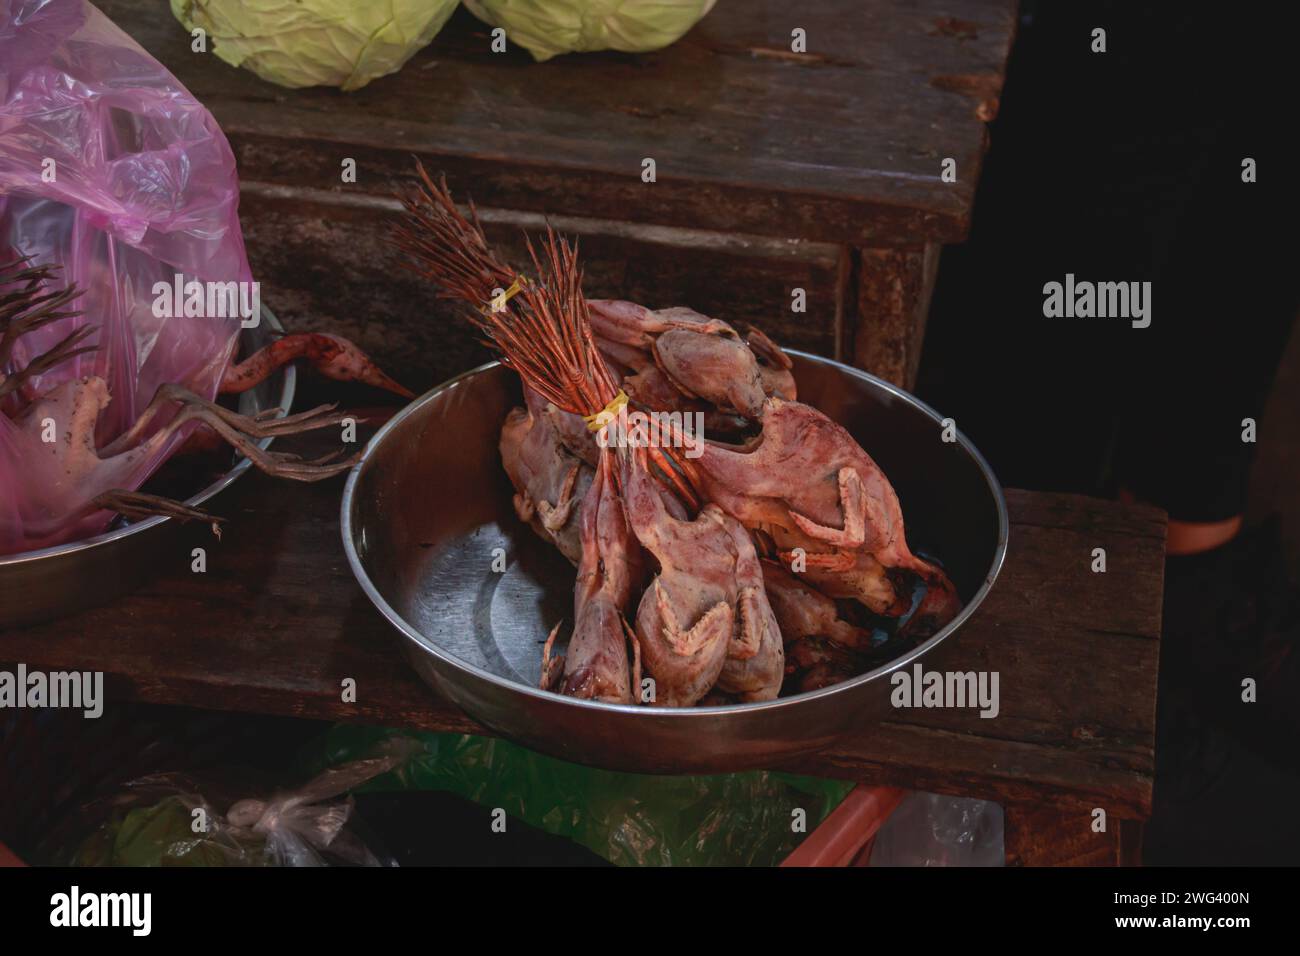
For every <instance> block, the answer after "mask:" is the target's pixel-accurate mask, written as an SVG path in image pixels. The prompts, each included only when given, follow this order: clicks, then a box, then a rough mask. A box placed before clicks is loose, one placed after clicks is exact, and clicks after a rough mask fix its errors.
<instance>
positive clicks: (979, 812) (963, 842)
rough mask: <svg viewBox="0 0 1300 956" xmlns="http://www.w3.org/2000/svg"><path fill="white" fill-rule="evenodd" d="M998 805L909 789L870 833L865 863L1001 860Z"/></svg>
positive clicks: (938, 863) (956, 863)
mask: <svg viewBox="0 0 1300 956" xmlns="http://www.w3.org/2000/svg"><path fill="white" fill-rule="evenodd" d="M1005 861H1006V856H1005V853H1004V850H1003V835H1002V807H1000V806H999V805H998V804H996V803H992V802H990V801H988V800H975V799H971V798H967V797H949V796H945V795H944V794H940V793H925V792H922V791H913V792H911V793H909V794H907V796H905V797H904V798H903V800H902V802H901V803H899V805H898V809H896V810H895V811H894V812H893V814H891V815H890V817H889V819H888V820H886V821H885V822H884V824H883V825H882V826H881V828H880V832H879V833H877V834H876V842H875V844H874V845H873V846H872V849H871V866H1002V865H1003V864H1004V863H1005Z"/></svg>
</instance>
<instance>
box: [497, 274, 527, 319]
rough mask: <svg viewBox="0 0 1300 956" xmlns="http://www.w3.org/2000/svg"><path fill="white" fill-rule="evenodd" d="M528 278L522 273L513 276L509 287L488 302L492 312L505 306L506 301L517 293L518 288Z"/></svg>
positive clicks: (522, 285)
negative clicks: (513, 278)
mask: <svg viewBox="0 0 1300 956" xmlns="http://www.w3.org/2000/svg"><path fill="white" fill-rule="evenodd" d="M527 281H528V280H527V279H525V278H524V277H523V276H522V275H518V276H515V281H514V282H512V283H510V288H508V289H506V290H505V291H504V292H502V293H501V294H500V295H498V296H497V297H496V298H494V299H493V300H492V302H491V303H490V305H491V307H492V311H493V312H500V311H501V310H502V309H504V308H505V307H506V303H507V302H509V301H510V300H511V299H513V298H514V297H515V296H517V295H518V294H519V290H520V289H522V288H523V287H524V283H525V282H527Z"/></svg>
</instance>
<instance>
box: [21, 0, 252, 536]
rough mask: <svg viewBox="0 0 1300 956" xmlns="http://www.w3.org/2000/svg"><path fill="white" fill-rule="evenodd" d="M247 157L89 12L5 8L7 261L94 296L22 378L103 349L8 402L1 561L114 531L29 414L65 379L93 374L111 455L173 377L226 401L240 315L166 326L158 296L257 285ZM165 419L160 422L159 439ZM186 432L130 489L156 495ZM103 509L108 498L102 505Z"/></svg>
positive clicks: (35, 343) (27, 343)
mask: <svg viewBox="0 0 1300 956" xmlns="http://www.w3.org/2000/svg"><path fill="white" fill-rule="evenodd" d="M238 205H239V184H238V180H237V177H236V172H235V159H234V155H233V153H232V152H231V150H230V146H229V144H228V143H227V142H226V138H225V136H224V135H223V134H222V132H221V129H220V128H219V127H218V125H217V122H216V120H214V119H213V117H212V115H211V114H210V113H209V112H208V111H207V110H206V109H204V108H203V106H202V105H200V104H199V102H198V101H197V100H196V99H194V97H193V96H191V95H190V94H189V92H188V91H186V90H185V88H184V87H182V86H181V84H180V83H179V82H178V81H177V80H176V79H175V77H173V76H172V75H171V74H170V73H168V72H167V70H165V69H164V68H163V67H162V66H161V64H159V63H158V62H157V61H156V60H154V59H153V58H152V57H150V56H149V54H147V53H146V52H145V51H144V50H142V49H141V48H140V47H139V46H138V45H137V44H136V43H135V41H133V40H132V39H131V38H130V37H128V36H127V35H126V34H125V33H123V32H122V31H121V30H119V29H118V28H117V27H116V26H114V25H113V24H112V23H111V22H110V21H109V20H108V18H107V17H105V16H104V15H103V14H102V13H100V12H99V11H98V10H96V9H95V8H94V7H93V6H92V5H91V4H89V3H87V2H85V0H0V261H11V260H13V259H15V258H21V257H29V258H30V259H31V260H32V261H33V263H34V264H38V265H43V264H54V265H57V266H58V267H59V268H60V270H61V271H60V274H59V281H60V282H62V283H76V285H77V286H78V287H79V288H80V289H82V290H83V293H82V295H81V297H80V299H78V300H77V302H76V303H75V305H74V308H76V309H79V310H81V313H82V314H81V315H78V316H74V317H70V318H65V319H62V320H60V321H58V322H55V323H52V324H50V325H48V326H45V327H43V328H41V329H38V330H36V331H34V332H32V333H29V334H26V335H23V336H21V337H20V338H19V339H18V340H17V343H16V346H15V349H14V353H13V355H12V357H11V368H9V369H6V370H5V371H12V369H13V368H21V367H25V366H26V365H27V364H28V362H29V361H30V359H31V358H32V357H33V356H35V355H39V354H42V353H43V352H45V351H47V350H48V349H49V348H50V346H52V345H53V344H55V343H56V342H58V341H60V340H61V339H63V338H64V337H65V336H67V335H68V334H69V333H70V332H72V331H74V330H75V329H77V328H80V327H82V326H86V325H90V326H96V327H97V329H98V331H97V333H96V334H94V335H92V336H91V337H90V339H89V340H88V341H87V343H86V344H97V345H98V349H97V350H96V351H94V352H91V353H87V354H83V355H80V356H77V357H75V358H72V359H70V360H68V361H65V362H63V363H61V364H59V365H57V366H56V367H54V368H52V369H50V370H48V371H46V372H45V373H44V374H41V375H37V376H35V377H34V378H33V379H32V380H31V381H30V382H29V383H28V384H27V385H26V386H25V387H24V389H23V390H22V392H21V393H19V394H14V395H9V396H8V397H7V398H6V399H5V401H4V404H3V407H0V554H8V553H12V552H15V551H22V550H29V549H33V548H39V547H46V546H49V545H53V544H59V543H63V542H65V541H70V540H75V539H78V538H81V537H85V536H87V535H90V534H94V533H97V532H98V531H101V530H103V528H104V526H105V525H106V524H107V523H108V521H109V520H110V519H111V517H112V516H111V515H110V514H109V513H108V512H103V511H101V512H98V513H96V514H93V515H88V516H86V515H82V516H79V517H74V516H73V515H74V514H75V511H76V509H77V508H79V507H80V506H84V505H85V504H86V503H87V502H86V501H85V500H77V499H78V497H79V496H80V492H81V491H82V489H77V488H74V487H71V486H69V485H68V484H67V483H66V481H62V480H61V479H62V478H63V476H62V474H60V473H59V470H58V469H57V468H54V469H53V470H52V468H51V467H42V466H41V465H40V464H39V462H43V461H44V462H49V461H50V460H51V459H52V458H55V457H57V456H50V455H49V454H48V453H46V454H41V452H42V451H45V452H48V445H46V446H44V447H42V445H41V442H40V437H39V434H36V433H33V432H32V431H31V430H30V429H28V430H26V431H24V430H20V429H19V428H18V427H17V426H16V425H15V424H14V422H13V420H12V419H13V417H14V416H15V415H16V414H17V413H18V412H19V411H20V410H21V408H22V407H23V405H24V403H28V402H30V401H31V400H32V398H33V397H35V396H37V395H42V394H46V393H48V391H49V390H50V389H51V388H52V387H54V386H56V385H58V384H59V383H62V382H67V381H69V380H71V379H74V378H82V377H84V376H87V375H94V376H98V377H100V378H102V379H103V380H104V382H105V383H106V384H107V387H108V394H109V395H110V396H111V399H112V400H111V402H110V403H109V404H108V406H107V407H106V408H105V409H104V410H103V412H102V413H101V415H100V418H99V424H98V432H97V439H98V442H99V444H100V445H101V446H102V445H103V444H104V443H106V442H108V441H111V440H112V439H113V438H115V437H116V436H117V435H119V434H120V433H121V432H122V431H124V430H125V429H126V428H127V427H129V426H130V425H131V424H132V423H133V422H134V421H135V420H136V419H137V417H138V416H139V414H140V412H141V410H142V409H143V408H144V407H145V406H146V405H147V404H148V402H149V401H150V400H151V399H152V398H153V396H154V393H155V392H156V391H157V389H158V387H159V386H160V385H162V384H163V383H166V382H175V383H179V384H182V385H184V386H185V387H187V388H189V389H190V390H191V391H194V392H196V393H198V394H199V395H201V396H203V397H204V398H209V399H210V398H212V397H213V396H214V395H215V393H216V389H217V386H218V384H219V382H220V379H221V375H222V372H223V370H224V368H225V366H226V364H227V362H228V361H229V360H230V358H231V355H232V353H233V351H234V348H235V345H236V343H237V340H238V334H239V328H240V320H239V318H238V317H237V316H235V317H221V318H216V317H197V316H192V317H184V316H179V317H178V316H168V315H165V314H162V315H160V314H155V313H156V312H162V313H165V312H166V311H167V310H161V309H157V310H156V309H155V308H154V303H155V298H156V295H155V285H156V283H158V282H166V283H167V284H168V285H173V284H174V283H175V281H176V276H177V275H180V276H181V277H182V279H181V282H182V284H183V283H185V282H189V281H190V280H199V281H202V282H223V283H224V282H232V281H233V282H251V278H252V277H251V274H250V272H249V266H248V259H247V256H246V254H245V251H244V243H243V238H242V236H241V234H240V229H239V218H238ZM165 423H166V422H165V420H163V421H159V422H158V427H161V426H162V425H164V424H165ZM187 433H188V430H186V429H183V430H182V431H181V432H179V433H178V434H177V435H175V436H173V438H172V439H171V441H170V442H168V443H167V444H165V445H163V446H162V447H160V448H159V449H157V450H156V451H155V452H154V454H152V455H150V456H141V458H140V460H139V461H137V462H133V463H131V466H130V469H129V472H127V473H125V474H122V475H119V476H116V477H117V478H118V486H119V487H126V488H129V489H134V488H136V487H138V486H139V485H140V483H142V482H143V481H144V480H145V479H146V478H147V477H148V476H149V475H150V474H151V473H152V472H153V471H154V470H155V469H156V468H157V467H158V465H159V464H160V463H161V462H162V461H163V460H165V459H166V457H167V456H168V455H169V454H170V453H171V452H172V451H173V450H174V449H175V448H176V447H177V446H178V444H179V442H181V441H183V440H184V437H185V435H186V434H187ZM92 497H93V496H92Z"/></svg>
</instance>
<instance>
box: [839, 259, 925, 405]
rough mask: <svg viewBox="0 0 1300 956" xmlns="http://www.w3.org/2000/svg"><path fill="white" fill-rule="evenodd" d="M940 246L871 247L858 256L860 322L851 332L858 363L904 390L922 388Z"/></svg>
mask: <svg viewBox="0 0 1300 956" xmlns="http://www.w3.org/2000/svg"><path fill="white" fill-rule="evenodd" d="M939 249H940V247H939V246H938V245H935V244H934V243H929V244H927V245H925V246H918V247H895V248H880V249H875V248H869V249H862V250H860V251H859V253H858V262H857V266H858V270H857V272H858V274H857V280H858V281H857V289H856V293H857V294H856V296H854V295H853V294H852V293H853V290H850V295H849V296H848V297H846V301H848V302H853V301H854V300H855V299H856V303H857V309H856V322H855V324H854V325H853V326H852V327H851V328H850V329H849V330H847V331H848V333H849V336H850V339H849V343H848V346H849V347H848V349H846V351H848V352H849V354H851V355H852V356H853V364H854V365H856V366H858V367H859V368H863V369H866V370H867V371H868V372H870V373H872V374H873V375H879V376H880V377H881V378H884V379H888V380H889V381H891V382H893V383H894V384H895V385H901V386H902V387H903V388H909V389H910V388H912V387H913V386H914V385H915V384H916V370H917V368H918V367H919V366H920V363H921V342H922V340H923V339H924V338H925V321H926V317H927V316H928V315H929V312H930V294H931V292H933V291H934V280H935V276H936V275H937V274H938V270H939Z"/></svg>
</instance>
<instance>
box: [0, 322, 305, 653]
mask: <svg viewBox="0 0 1300 956" xmlns="http://www.w3.org/2000/svg"><path fill="white" fill-rule="evenodd" d="M282 331H284V330H283V329H282V328H281V326H280V323H279V322H278V321H277V320H276V318H275V316H274V315H273V314H272V313H271V310H270V309H268V308H266V307H265V306H263V307H262V312H261V321H260V322H259V323H258V324H257V325H256V326H253V327H252V328H248V329H243V330H242V331H241V333H240V335H241V339H240V342H241V345H242V346H243V351H244V354H248V353H251V352H254V351H256V350H257V349H260V348H262V346H264V345H269V344H270V343H271V341H272V340H273V339H274V337H275V335H276V333H279V332H282ZM296 383H297V377H296V373H295V371H294V369H293V366H286V367H285V368H283V369H281V370H279V371H277V372H276V373H275V374H274V375H273V376H271V377H270V378H268V379H267V380H266V381H265V382H262V383H261V384H260V385H258V386H257V387H256V388H253V389H250V390H249V391H247V392H244V393H243V394H242V395H240V396H239V411H240V412H241V413H242V414H244V415H250V416H251V415H256V414H257V413H258V412H262V411H265V410H267V409H269V408H281V409H284V410H285V411H286V412H287V411H288V409H289V408H290V406H292V405H293V393H294V387H295V384H296ZM271 441H272V439H270V438H264V439H262V441H260V442H259V443H258V445H259V447H261V448H266V447H267V446H268V445H270V444H271ZM250 467H252V462H250V461H249V460H248V459H247V458H243V457H241V458H240V459H239V460H238V461H237V462H236V463H235V464H234V466H233V467H231V468H230V470H229V471H227V472H226V473H225V474H223V475H221V476H219V477H218V478H217V479H216V480H215V481H213V482H211V483H210V484H209V485H208V486H207V487H206V488H203V489H202V490H201V491H199V492H197V493H196V494H194V495H193V496H192V497H190V498H188V499H187V500H186V502H185V504H187V505H189V506H190V507H193V508H198V507H201V506H202V505H203V503H204V502H206V501H209V500H211V499H212V498H213V497H215V496H216V495H217V494H219V493H220V492H221V491H222V490H224V489H225V488H226V487H228V486H229V485H230V483H231V482H233V481H234V480H235V479H236V478H238V477H239V476H240V475H242V474H243V473H244V472H245V471H247V470H248V469H249V468H250ZM182 529H183V526H182V525H181V523H180V522H178V521H175V520H173V519H171V518H165V517H161V516H159V517H153V518H146V519H144V520H143V521H137V522H134V523H132V524H128V525H126V526H124V527H121V528H114V529H113V530H111V531H105V532H104V533H103V534H97V535H95V536H94V537H92V538H86V539H84V540H82V541H73V542H70V543H68V544H61V545H56V546H55V547H52V548H41V549H40V550H38V551H23V552H20V553H18V554H10V555H0V630H2V629H4V628H7V627H20V626H22V625H24V624H35V623H38V622H40V621H49V620H54V619H56V618H60V617H65V616H67V615H69V614H73V613H75V612H76V611H81V610H84V609H86V608H89V607H97V606H99V605H101V604H107V603H109V602H110V601H113V600H116V599H117V598H119V597H121V596H122V595H124V594H128V593H130V592H131V591H133V590H134V589H135V588H137V587H139V586H140V585H141V584H142V583H144V581H146V580H147V579H148V578H149V577H150V576H151V575H152V574H153V573H154V569H155V568H157V567H158V563H159V561H160V560H165V559H166V558H165V556H168V555H175V554H176V553H178V551H177V548H176V543H177V540H178V537H179V536H180V535H181V533H182Z"/></svg>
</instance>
